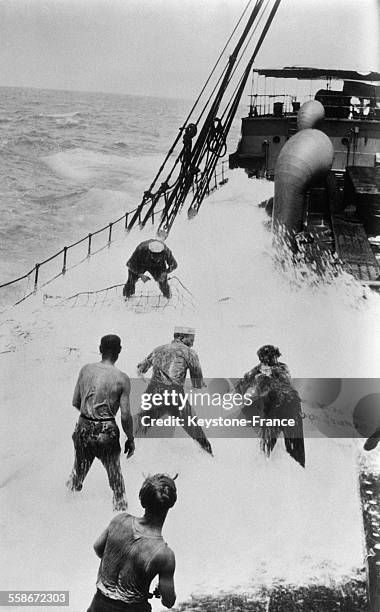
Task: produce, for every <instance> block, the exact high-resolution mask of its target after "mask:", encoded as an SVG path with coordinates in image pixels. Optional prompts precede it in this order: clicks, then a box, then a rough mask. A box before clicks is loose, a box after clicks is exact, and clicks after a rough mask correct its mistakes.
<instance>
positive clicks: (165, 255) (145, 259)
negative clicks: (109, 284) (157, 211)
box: [123, 239, 177, 299]
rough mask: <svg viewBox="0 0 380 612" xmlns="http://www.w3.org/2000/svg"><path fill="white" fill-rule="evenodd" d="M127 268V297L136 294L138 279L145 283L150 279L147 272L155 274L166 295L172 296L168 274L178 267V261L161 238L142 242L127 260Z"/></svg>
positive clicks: (124, 292) (125, 289)
mask: <svg viewBox="0 0 380 612" xmlns="http://www.w3.org/2000/svg"><path fill="white" fill-rule="evenodd" d="M127 268H128V271H129V274H128V280H127V282H126V284H125V286H124V289H123V295H124V296H125V297H126V298H129V297H130V296H131V295H133V294H134V292H135V287H136V282H137V281H138V279H140V280H142V281H143V282H144V283H146V281H147V280H149V276H146V274H145V273H146V272H149V273H150V274H151V275H152V276H153V278H154V280H155V281H156V282H157V283H158V286H159V287H160V289H161V291H162V294H163V295H164V297H166V298H168V299H169V298H170V296H171V294H170V287H169V283H168V274H170V272H173V270H175V269H176V268H177V262H176V260H175V259H174V257H173V253H172V252H171V250H170V249H169V248H168V247H167V246H166V244H164V243H163V242H161V240H155V239H152V240H145V241H144V242H141V243H140V244H139V245H138V246H137V247H136V249H135V251H134V253H133V254H132V256H131V258H130V259H129V260H128V261H127Z"/></svg>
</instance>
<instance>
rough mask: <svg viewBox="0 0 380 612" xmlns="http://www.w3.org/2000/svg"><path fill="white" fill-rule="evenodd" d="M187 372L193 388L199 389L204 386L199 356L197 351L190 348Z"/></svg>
mask: <svg viewBox="0 0 380 612" xmlns="http://www.w3.org/2000/svg"><path fill="white" fill-rule="evenodd" d="M188 365H189V372H190V378H191V384H192V385H193V387H194V389H201V388H202V387H206V386H207V385H206V383H205V381H204V380H203V374H202V368H201V364H200V361H199V357H198V355H197V353H196V352H195V351H194V350H193V349H190V351H189V363H188Z"/></svg>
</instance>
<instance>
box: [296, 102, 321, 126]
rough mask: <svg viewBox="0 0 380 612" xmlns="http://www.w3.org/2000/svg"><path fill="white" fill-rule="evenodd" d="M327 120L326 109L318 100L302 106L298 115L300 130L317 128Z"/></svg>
mask: <svg viewBox="0 0 380 612" xmlns="http://www.w3.org/2000/svg"><path fill="white" fill-rule="evenodd" d="M324 118H325V107H324V106H323V104H321V103H320V102H318V100H308V101H307V102H304V104H302V106H301V108H300V109H299V111H298V113H297V127H298V130H299V131H300V130H306V129H307V128H314V127H316V125H317V123H318V122H319V121H321V120H322V119H324Z"/></svg>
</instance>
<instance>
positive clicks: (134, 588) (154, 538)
mask: <svg viewBox="0 0 380 612" xmlns="http://www.w3.org/2000/svg"><path fill="white" fill-rule="evenodd" d="M139 497H140V502H141V505H142V507H143V508H144V509H145V514H144V516H142V517H141V518H137V517H136V516H132V515H131V514H128V513H127V512H123V513H122V514H119V515H118V516H116V517H115V518H114V519H113V520H112V521H111V522H110V524H109V525H108V527H107V529H106V530H105V531H104V532H103V533H102V534H101V536H100V537H99V538H98V539H97V540H96V542H95V544H94V549H95V552H96V554H97V555H98V557H100V558H101V562H100V567H99V572H98V579H97V582H96V586H97V592H96V594H95V596H94V598H93V600H92V603H91V605H90V607H89V608H88V610H87V612H150V610H151V609H152V608H151V605H150V604H149V602H148V599H150V598H151V597H152V595H151V594H150V593H149V588H150V584H151V582H152V580H153V579H154V578H155V576H157V575H158V580H159V582H158V587H157V588H156V589H155V591H154V595H155V596H157V597H161V602H162V604H163V605H164V606H165V607H166V608H172V607H173V606H174V604H175V600H176V594H175V590H174V578H173V577H174V570H175V557H174V553H173V551H172V550H171V549H170V548H169V547H168V545H167V544H166V542H165V541H164V539H163V537H162V533H161V531H162V527H163V524H164V522H165V519H166V515H167V513H168V510H169V508H171V507H172V506H174V504H175V502H176V500H177V490H176V486H175V483H174V480H173V479H172V478H170V477H169V476H167V475H166V474H155V475H154V476H150V477H148V478H146V480H145V481H144V483H143V485H142V487H141V490H140V494H139Z"/></svg>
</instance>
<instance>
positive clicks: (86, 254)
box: [0, 160, 228, 307]
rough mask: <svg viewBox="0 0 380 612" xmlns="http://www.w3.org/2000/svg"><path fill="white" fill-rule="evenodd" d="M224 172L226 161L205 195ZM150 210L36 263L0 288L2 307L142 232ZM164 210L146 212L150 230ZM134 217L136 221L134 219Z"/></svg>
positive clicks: (222, 180) (131, 212)
mask: <svg viewBox="0 0 380 612" xmlns="http://www.w3.org/2000/svg"><path fill="white" fill-rule="evenodd" d="M227 169H228V165H227V161H226V160H224V161H221V162H220V163H219V164H218V165H217V166H216V168H215V170H214V173H213V175H212V177H211V180H210V183H209V187H208V191H207V195H209V194H211V193H212V192H213V191H215V189H218V187H220V186H222V185H224V184H225V183H227V181H228V178H227ZM149 207H150V202H149V201H147V203H146V205H145V207H144V208H143V209H142V210H140V214H139V215H138V216H137V217H136V215H135V214H134V213H136V211H137V210H138V207H136V208H134V209H133V210H128V211H126V212H125V213H123V215H121V216H120V217H119V218H118V219H115V220H114V221H111V222H110V223H108V224H107V225H105V226H104V227H101V228H100V229H98V230H95V231H94V232H90V233H89V234H87V235H86V236H83V237H82V238H80V239H79V240H76V241H75V242H73V243H72V244H69V245H67V246H64V247H62V248H61V249H60V250H59V251H57V252H56V253H54V254H53V255H51V256H50V257H47V258H46V259H44V260H43V261H40V262H38V263H36V264H35V265H34V266H33V268H32V269H31V270H29V271H28V272H26V273H25V274H23V275H22V276H19V277H18V278H14V279H12V280H10V281H7V282H5V283H2V284H0V304H1V306H3V307H6V306H8V305H10V304H13V305H17V304H19V303H20V302H22V301H24V300H25V299H27V298H28V297H30V296H32V295H34V294H35V293H36V292H37V290H38V289H39V288H40V287H43V286H46V285H48V284H49V283H51V282H53V281H54V280H56V279H57V278H59V277H60V276H63V275H65V273H66V272H67V271H68V270H69V269H72V268H75V267H77V266H79V265H81V264H83V263H84V262H86V261H88V260H89V258H90V257H92V256H93V255H95V254H96V253H100V252H101V251H103V250H106V249H107V248H108V247H110V246H111V244H112V242H114V241H115V240H117V239H119V238H121V237H123V236H125V234H128V233H129V232H130V231H131V230H132V229H134V228H135V227H139V228H142V220H143V219H145V217H146V214H147V211H148V210H149ZM164 210H165V206H163V207H162V208H160V209H159V210H155V209H154V210H151V211H150V212H149V214H148V220H149V222H151V224H152V226H154V225H155V223H156V221H160V220H161V214H162V213H163V212H164ZM134 217H136V218H135V219H134Z"/></svg>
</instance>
